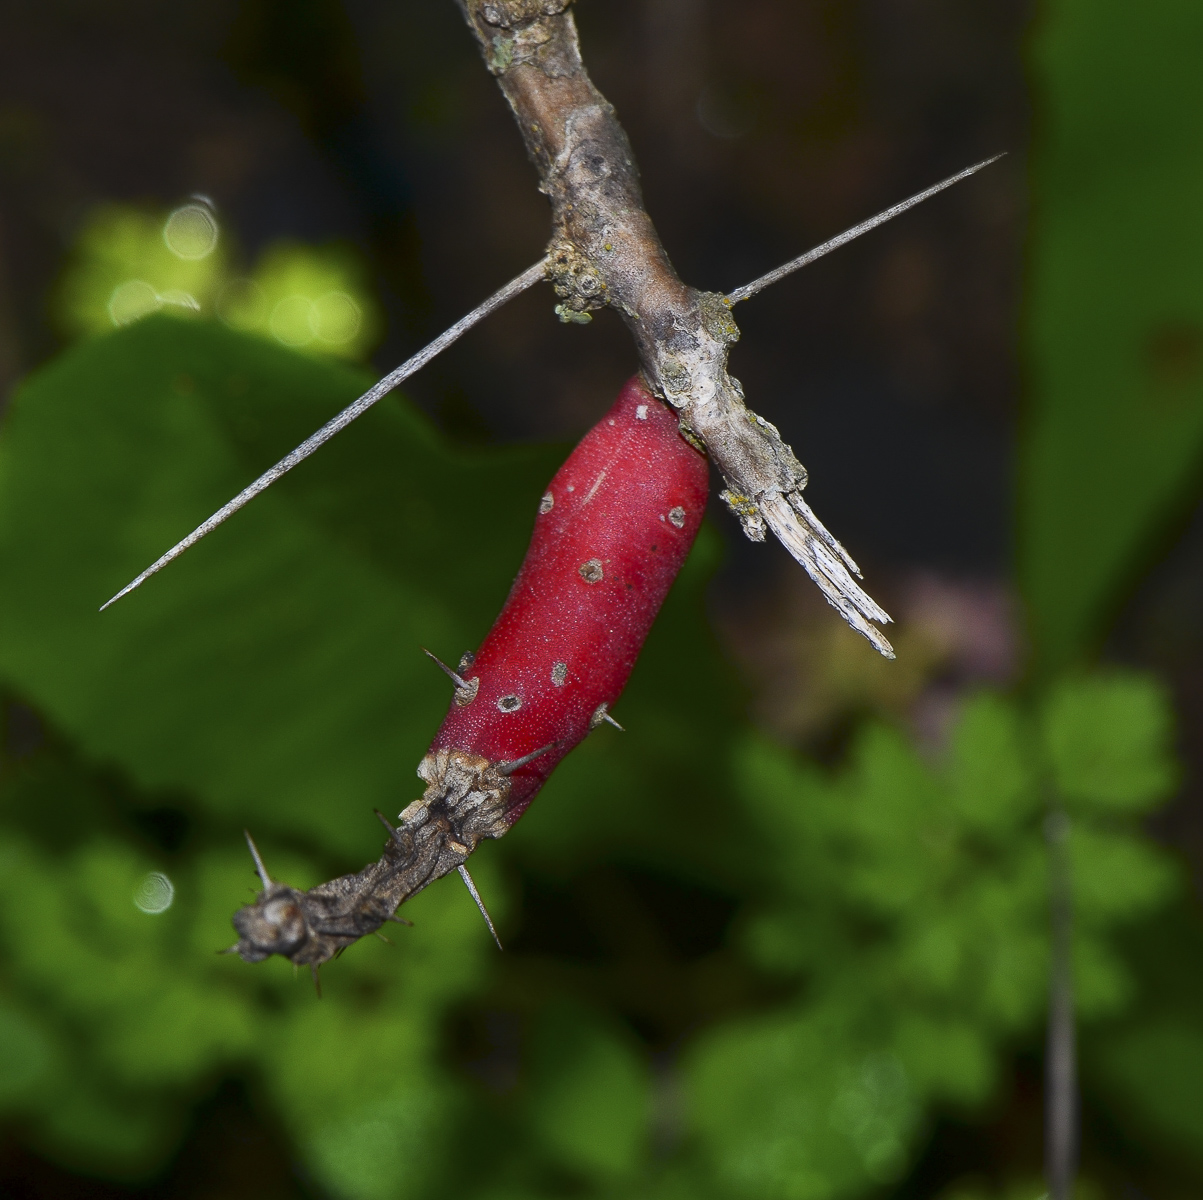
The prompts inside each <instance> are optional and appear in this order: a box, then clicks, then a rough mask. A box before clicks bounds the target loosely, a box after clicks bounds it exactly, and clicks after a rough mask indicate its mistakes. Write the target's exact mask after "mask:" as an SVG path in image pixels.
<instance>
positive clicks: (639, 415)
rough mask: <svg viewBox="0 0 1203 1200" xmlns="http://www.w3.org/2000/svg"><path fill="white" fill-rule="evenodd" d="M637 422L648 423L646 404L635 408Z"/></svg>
mask: <svg viewBox="0 0 1203 1200" xmlns="http://www.w3.org/2000/svg"><path fill="white" fill-rule="evenodd" d="M635 420H636V421H646V420H647V405H646V404H637V405H636V406H635Z"/></svg>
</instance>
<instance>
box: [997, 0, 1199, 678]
mask: <svg viewBox="0 0 1203 1200" xmlns="http://www.w3.org/2000/svg"><path fill="white" fill-rule="evenodd" d="M1201 41H1203V7H1200V5H1199V4H1197V3H1195V2H1194V0H1157V2H1156V3H1154V4H1142V5H1131V4H1125V3H1123V2H1122V0H1096V2H1093V3H1083V2H1082V0H1050V2H1049V3H1046V4H1044V5H1042V6H1041V13H1040V18H1039V20H1038V23H1037V26H1036V36H1035V38H1034V40H1033V43H1032V62H1033V66H1034V85H1035V96H1036V101H1037V104H1038V106H1039V109H1038V111H1039V119H1038V125H1037V137H1036V139H1035V144H1034V149H1033V156H1032V189H1033V215H1034V218H1035V219H1034V222H1033V225H1032V233H1031V241H1030V264H1031V265H1030V280H1029V291H1028V297H1027V305H1026V307H1027V322H1026V323H1027V332H1026V346H1025V349H1026V364H1027V370H1028V374H1029V378H1030V385H1031V386H1030V389H1029V395H1030V412H1029V414H1028V427H1027V430H1026V436H1025V438H1024V440H1023V443H1022V451H1023V468H1022V486H1021V488H1020V492H1019V507H1020V538H1019V543H1018V546H1019V563H1020V578H1021V582H1022V584H1023V587H1024V590H1025V593H1026V596H1027V600H1028V603H1029V618H1030V629H1031V633H1032V636H1033V640H1034V643H1035V649H1036V656H1037V665H1038V667H1040V669H1042V670H1045V671H1048V670H1052V669H1055V668H1057V667H1060V666H1063V665H1065V664H1066V663H1070V662H1073V661H1075V660H1077V659H1078V658H1080V657H1081V656H1082V655H1083V654H1085V653H1086V652H1088V651H1089V649H1090V648H1091V647H1092V646H1094V645H1096V644H1097V642H1098V639H1099V638H1100V637H1101V635H1102V634H1103V633H1104V631H1105V625H1106V620H1107V618H1108V617H1109V616H1110V615H1111V613H1112V612H1113V611H1114V609H1115V606H1116V604H1117V603H1118V601H1119V600H1120V599H1121V598H1122V591H1123V589H1124V588H1125V587H1126V586H1127V585H1128V584H1129V583H1130V581H1131V578H1132V575H1133V567H1134V566H1143V565H1145V564H1147V563H1150V562H1151V561H1152V560H1153V558H1154V557H1155V555H1156V552H1157V551H1158V550H1160V549H1161V546H1160V544H1159V541H1158V539H1159V538H1160V537H1162V536H1163V534H1162V529H1163V526H1164V522H1165V520H1166V518H1167V517H1172V516H1173V515H1174V514H1175V513H1177V512H1179V511H1181V510H1182V508H1183V506H1184V503H1185V502H1187V501H1189V500H1190V499H1192V498H1193V497H1195V496H1197V495H1198V492H1199V479H1200V475H1199V467H1200V461H1201V456H1203V225H1201V224H1200V221H1199V218H1198V214H1199V211H1200V209H1203V120H1200V116H1199V114H1200V113H1201V112H1203V74H1200V72H1199V69H1198V55H1197V53H1196V50H1197V47H1198V46H1199V44H1200V42H1201Z"/></svg>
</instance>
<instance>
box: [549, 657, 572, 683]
mask: <svg viewBox="0 0 1203 1200" xmlns="http://www.w3.org/2000/svg"><path fill="white" fill-rule="evenodd" d="M567 678H568V664H567V663H562V662H561V663H556V664H555V665H554V666H553V667H552V668H551V681H552V683H554V684H555V685H556V687H563V686H564V680H565V679H567Z"/></svg>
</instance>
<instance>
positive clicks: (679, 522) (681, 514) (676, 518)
mask: <svg viewBox="0 0 1203 1200" xmlns="http://www.w3.org/2000/svg"><path fill="white" fill-rule="evenodd" d="M668 519H669V521H670V522H671V523H672V524H673V525H675V526H676V527H677V528H678V529H681V528H682V527H683V526H684V524H685V510H684V509H683V508H682V507H681V506H680V505H679V504H678V505H677V506H676V508H670V509H669V510H668Z"/></svg>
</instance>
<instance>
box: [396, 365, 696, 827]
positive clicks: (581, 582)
mask: <svg viewBox="0 0 1203 1200" xmlns="http://www.w3.org/2000/svg"><path fill="white" fill-rule="evenodd" d="M708 483H709V472H708V467H707V464H706V459H705V458H704V457H703V456H702V455H701V454H700V453H699V452H698V451H697V450H695V449H694V448H693V447H692V446H691V445H690V444H689V443H688V442H686V441H685V439H684V438H682V437H681V435H680V433H679V432H678V429H677V419H676V417H675V415H674V414H673V413H671V412H670V411H669V410H668V409H667V408H666V407H665V406H664V405H663V404H662V403H661V402H660V401H659V400H657V399H656V398H655V397H654V396H653V395H652V394H651V392H649V391H648V390H647V386H646V385H645V384H644V382H643V380H642V379H641V378H640V377H639V376H635V377H634V378H633V379H631V380H630V381H629V382H628V383H627V384H626V386H625V387H624V388H623V389H622V391H621V393H619V396H618V400H617V401H616V403H615V404H614V407H613V408H611V409H610V411H609V412H608V413H607V414H606V415H605V416H604V417H603V418H602V419H601V420H600V421H599V422H598V423H597V424H596V425H595V426H594V427H593V428H592V429H591V430H590V431H589V433H587V434H586V435H585V437H584V438H583V440H582V441H581V443H580V444H579V445H578V446H577V448H576V449H575V450H574V451H573V452H572V454H571V455H570V456H569V458H568V461H567V462H565V463H564V465H563V466H562V467H561V468H560V470H559V471H558V472H557V473H556V476H555V478H554V479H553V480H552V481H551V484H550V485H549V487H548V489H547V491H546V493H545V494H544V495H543V498H542V500H541V501H540V503H539V513H538V516H537V517H536V520H535V531H534V535H533V536H532V538H531V543H530V548H529V549H528V550H527V553H526V558H525V560H524V561H523V563H522V569H521V570H520V571H519V573H518V577H517V579H515V581H514V586H513V588H512V589H511V590H510V595H509V598H508V599H507V600H506V603H505V607H504V608H503V609H502V610H501V615H500V616H499V617H498V618H497V621H496V623H495V624H494V626H493V628H492V629H491V630H490V631H489V634H488V636H487V637H486V638H485V640H484V642H483V644H482V645H481V647H480V649H479V650H478V651H477V653H476V654H475V656H467V655H466V656H465V658H464V661H463V662H462V663H461V672H462V674H463V676H465V677H466V678H465V683H466V684H467V687H459V688H457V689H456V695H455V699H454V701H453V703H452V705H451V711H450V712H449V713H448V714H447V719H446V720H445V721H444V722H443V726H442V728H441V729H440V730H439V732H438V734H437V735H436V736H435V739H434V741H433V743H432V744H431V752H430V754H428V755H427V757H426V759H425V760H424V762H423V764H422V767H421V768H419V772H418V773H419V775H421V776H422V777H423V778H424V779H426V780H427V782H430V783H434V782H435V781H436V778H435V777H436V776H437V775H438V774H439V773H440V772H439V768H438V765H437V760H438V758H439V756H438V754H437V752H438V751H459V752H464V753H467V754H471V755H474V756H478V757H479V758H480V759H484V760H486V761H487V762H488V763H490V764H494V765H496V764H498V763H513V762H515V761H516V760H518V759H522V758H524V757H526V756H527V755H529V754H533V753H535V752H536V751H538V750H540V749H542V748H544V747H549V746H550V749H547V750H546V751H545V753H543V754H540V755H539V756H538V757H537V758H535V759H533V760H532V761H530V762H529V763H526V764H525V765H523V766H520V767H518V768H517V769H516V770H513V771H512V772H511V773H510V774H509V776H508V778H509V783H510V787H509V792H508V796H507V798H506V809H505V812H506V823H505V824H506V828H508V827H509V826H510V825H512V824H513V823H514V821H516V820H517V819H518V817H520V816H521V815H522V813H523V812H524V811H525V809H526V807H527V805H529V804H530V802H531V800H532V799H533V797H534V795H535V793H536V792H537V791H538V790H539V788H540V787H542V786H543V784H544V782H546V780H547V777H548V776H549V775H550V774H551V772H552V771H553V770H554V769H555V766H556V764H557V763H558V762H559V761H560V759H562V758H563V757H564V756H565V755H566V754H567V753H568V752H569V751H570V750H571V749H572V748H573V747H574V746H575V745H577V743H578V742H580V741H581V739H582V738H584V737H585V736H586V735H587V734H588V733H589V731H590V729H592V728H594V727H596V726H597V725H598V724H599V723H600V722H601V721H603V720H605V719H606V718H607V716H608V710H609V709H610V708H611V707H612V706H613V705H614V703H615V701H617V699H618V697H619V695H621V693H622V689H623V687H624V686H625V685H626V682H627V679H628V677H629V676H630V674H631V668H632V667H633V666H634V665H635V659H636V657H637V656H638V654H639V651H640V649H641V648H642V646H643V642H644V639H645V638H646V637H647V635H648V631H649V630H650V629H651V626H652V622H653V621H654V620H655V617H656V613H657V612H659V610H660V605H661V604H662V603H663V602H664V597H665V596H666V595H667V594H668V589H669V587H670V586H671V585H672V581H673V580H674V579H675V578H676V575H677V572H678V571H679V570H680V569H681V565H682V563H684V561H685V557H686V555H687V554H688V553H689V548H690V546H692V545H693V541H694V538H695V537H696V536H697V532H698V528H699V526H700V525H701V521H702V514H703V510H704V509H705V505H706V493H707V488H708Z"/></svg>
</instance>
